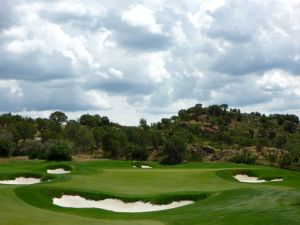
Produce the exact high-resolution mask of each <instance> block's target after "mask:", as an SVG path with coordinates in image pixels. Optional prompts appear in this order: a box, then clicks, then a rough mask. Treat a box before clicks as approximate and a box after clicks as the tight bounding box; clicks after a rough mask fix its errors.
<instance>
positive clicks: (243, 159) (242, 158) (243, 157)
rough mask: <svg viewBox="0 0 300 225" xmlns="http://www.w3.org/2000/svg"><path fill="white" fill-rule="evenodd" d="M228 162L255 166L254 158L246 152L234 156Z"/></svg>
mask: <svg viewBox="0 0 300 225" xmlns="http://www.w3.org/2000/svg"><path fill="white" fill-rule="evenodd" d="M230 161H231V162H235V163H245V164H255V163H256V157H255V156H254V155H252V154H251V153H250V152H248V151H243V152H241V153H237V154H235V155H234V156H233V157H232V158H231V160H230Z"/></svg>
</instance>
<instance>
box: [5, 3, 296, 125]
mask: <svg viewBox="0 0 300 225" xmlns="http://www.w3.org/2000/svg"><path fill="white" fill-rule="evenodd" d="M197 103H202V104H203V105H206V106H207V105H210V104H223V103H225V104H228V105H229V106H230V107H232V108H240V109H242V111H244V112H252V111H260V112H263V113H267V114H269V113H292V114H296V115H298V116H299V115H300V0H264V1H261V0H244V1H240V0H140V1H133V0H109V1H108V0H105V1H104V0H72V1H68V0H0V112H1V113H6V112H12V113H19V114H21V115H25V116H32V117H47V116H48V115H49V114H50V113H51V112H53V111H56V110H59V111H64V112H66V114H67V115H68V116H69V118H73V119H76V118H78V117H79V116H80V115H82V114H84V113H90V114H99V115H101V116H108V117H109V118H110V119H111V120H112V121H114V122H118V123H120V124H126V125H135V124H138V122H139V120H140V118H145V119H146V120H147V121H148V123H150V122H157V121H159V120H160V119H161V118H163V117H170V116H172V115H176V114H177V112H178V110H180V109H183V108H188V107H191V106H193V105H195V104H197Z"/></svg>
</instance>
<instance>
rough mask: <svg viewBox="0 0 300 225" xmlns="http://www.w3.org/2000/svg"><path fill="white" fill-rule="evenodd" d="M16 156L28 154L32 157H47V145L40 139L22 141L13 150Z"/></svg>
mask: <svg viewBox="0 0 300 225" xmlns="http://www.w3.org/2000/svg"><path fill="white" fill-rule="evenodd" d="M13 155H14V156H20V155H21V156H25V155H27V156H28V157H29V158H30V159H45V157H46V152H45V145H44V144H43V143H41V142H40V141H36V140H27V141H24V142H20V143H19V144H18V147H17V148H16V149H15V151H14V152H13Z"/></svg>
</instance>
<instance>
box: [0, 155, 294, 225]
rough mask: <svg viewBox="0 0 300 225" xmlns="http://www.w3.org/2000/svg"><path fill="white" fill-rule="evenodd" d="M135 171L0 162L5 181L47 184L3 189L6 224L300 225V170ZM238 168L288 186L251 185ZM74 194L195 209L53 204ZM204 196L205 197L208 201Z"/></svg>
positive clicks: (207, 167)
mask: <svg viewBox="0 0 300 225" xmlns="http://www.w3.org/2000/svg"><path fill="white" fill-rule="evenodd" d="M150 164H151V165H152V166H153V169H135V168H132V163H131V162H126V161H111V160H93V161H86V162H66V163H55V162H52V163H47V162H43V161H11V162H1V163H0V179H6V178H10V177H14V176H18V175H26V174H33V175H35V176H40V177H43V179H44V180H47V179H49V178H51V179H52V180H51V181H44V182H43V183H41V184H36V185H28V186H16V185H1V184H0V209H1V210H0V225H2V224H3V225H21V224H22V225H23V224H30V225H41V224H52V225H56V224H58V225H60V224H72V225H73V224H74V225H77V224H78V225H80V224H87V225H93V224H130V225H131V224H132V225H135V224H139V225H148V224H149V225H150V224H153V225H156V224H157V225H159V224H170V225H171V224H178V225H189V224H196V225H202V224H204V225H225V224H226V225H266V224H268V225H298V224H300V173H297V172H292V171H288V170H280V169H276V168H271V167H263V166H249V165H241V164H229V163H188V164H182V165H177V166H161V165H158V164H155V163H150ZM55 166H57V167H60V166H63V167H65V168H68V167H71V168H72V173H70V174H63V175H52V176H50V177H49V176H45V175H46V170H47V168H53V167H55ZM237 171H242V172H246V173H248V174H253V175H257V176H259V177H262V178H275V177H282V178H284V182H272V183H271V182H270V183H263V184H245V183H239V182H237V181H236V180H235V179H234V178H233V177H232V174H234V173H236V172H237ZM62 193H74V194H80V195H82V196H86V197H89V198H95V199H101V198H104V197H105V196H110V197H115V198H120V199H123V200H128V201H133V200H137V199H141V200H144V201H153V202H161V203H163V202H169V201H172V200H178V199H193V200H195V201H196V202H195V203H194V204H192V205H189V206H185V207H181V208H177V209H171V210H165V211H161V212H151V213H133V214H132V213H114V212H109V211H105V210H100V209H70V208H62V207H58V206H54V205H52V198H53V197H54V196H57V197H59V196H60V195H61V194H62ZM204 196H207V198H205V199H203V198H204Z"/></svg>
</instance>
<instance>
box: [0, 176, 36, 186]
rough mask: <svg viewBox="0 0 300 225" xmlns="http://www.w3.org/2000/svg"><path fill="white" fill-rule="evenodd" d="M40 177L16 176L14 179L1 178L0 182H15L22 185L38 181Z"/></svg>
mask: <svg viewBox="0 0 300 225" xmlns="http://www.w3.org/2000/svg"><path fill="white" fill-rule="evenodd" d="M40 182H41V179H39V178H33V177H17V178H15V179H14V180H1V181H0V184H17V185H23V184H25V185H26V184H37V183H40Z"/></svg>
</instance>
